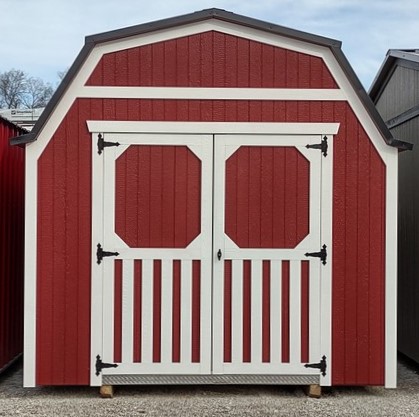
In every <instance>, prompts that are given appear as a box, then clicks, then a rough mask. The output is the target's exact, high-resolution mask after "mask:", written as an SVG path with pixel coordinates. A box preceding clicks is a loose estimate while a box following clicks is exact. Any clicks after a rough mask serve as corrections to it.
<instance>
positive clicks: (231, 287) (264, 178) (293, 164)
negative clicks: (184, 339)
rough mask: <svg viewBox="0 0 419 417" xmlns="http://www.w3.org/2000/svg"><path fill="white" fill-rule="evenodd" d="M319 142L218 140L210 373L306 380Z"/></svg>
mask: <svg viewBox="0 0 419 417" xmlns="http://www.w3.org/2000/svg"><path fill="white" fill-rule="evenodd" d="M316 142H319V137H318V136H313V137H309V136H304V137H298V136H292V137H286V136H280V137H273V136H271V137H268V136H236V135H235V136H221V135H220V136H216V138H215V171H214V175H215V179H214V181H215V183H214V188H215V189H216V190H219V192H217V193H216V196H217V197H216V198H215V200H214V253H218V252H219V251H220V253H221V254H222V256H221V258H220V260H219V261H215V263H214V277H213V279H214V300H213V317H214V319H213V320H214V322H213V335H214V336H213V344H214V348H213V350H214V358H213V371H214V373H221V374H225V373H233V374H237V373H248V374H255V373H256V374H257V373H284V374H295V375H297V374H310V373H316V372H318V371H313V370H312V369H307V368H305V367H304V364H305V363H307V362H308V361H309V360H317V361H318V358H319V354H320V335H319V332H318V331H316V330H315V329H316V328H318V326H317V325H316V323H318V322H319V320H320V298H319V297H320V261H319V260H318V259H317V258H315V259H311V258H307V257H306V256H305V253H306V252H314V251H319V250H320V247H321V240H320V175H321V169H320V168H321V153H320V152H318V151H317V152H316V151H315V152H313V150H311V149H310V150H308V149H306V148H305V146H306V145H307V144H311V143H316Z"/></svg>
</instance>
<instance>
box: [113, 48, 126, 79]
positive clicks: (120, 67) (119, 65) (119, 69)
mask: <svg viewBox="0 0 419 417" xmlns="http://www.w3.org/2000/svg"><path fill="white" fill-rule="evenodd" d="M115 85H118V86H127V85H129V84H128V51H127V50H126V49H125V50H123V51H119V52H118V53H116V54H115Z"/></svg>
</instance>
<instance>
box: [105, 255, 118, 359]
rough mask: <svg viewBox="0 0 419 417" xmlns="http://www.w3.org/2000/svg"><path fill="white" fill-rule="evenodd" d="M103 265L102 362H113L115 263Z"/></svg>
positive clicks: (107, 260)
mask: <svg viewBox="0 0 419 417" xmlns="http://www.w3.org/2000/svg"><path fill="white" fill-rule="evenodd" d="M102 263H103V305H104V306H106V308H104V309H103V358H102V360H103V361H104V362H112V361H113V356H114V355H113V354H114V351H113V344H114V324H115V317H114V311H115V295H114V294H115V291H114V289H115V261H114V260H113V259H104V260H103V261H102Z"/></svg>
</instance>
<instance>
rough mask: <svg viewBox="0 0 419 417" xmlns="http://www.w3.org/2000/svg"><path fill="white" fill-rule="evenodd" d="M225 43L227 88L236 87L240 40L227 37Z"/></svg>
mask: <svg viewBox="0 0 419 417" xmlns="http://www.w3.org/2000/svg"><path fill="white" fill-rule="evenodd" d="M225 43H226V46H225V47H226V56H225V86H226V87H236V86H237V83H238V39H237V38H236V37H234V36H226V35H225ZM227 52H228V53H227Z"/></svg>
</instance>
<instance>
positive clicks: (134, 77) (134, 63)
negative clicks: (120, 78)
mask: <svg viewBox="0 0 419 417" xmlns="http://www.w3.org/2000/svg"><path fill="white" fill-rule="evenodd" d="M127 62H128V68H127V70H128V75H127V80H126V81H127V85H128V86H131V87H137V86H139V85H140V49H139V48H131V49H128V50H127Z"/></svg>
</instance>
